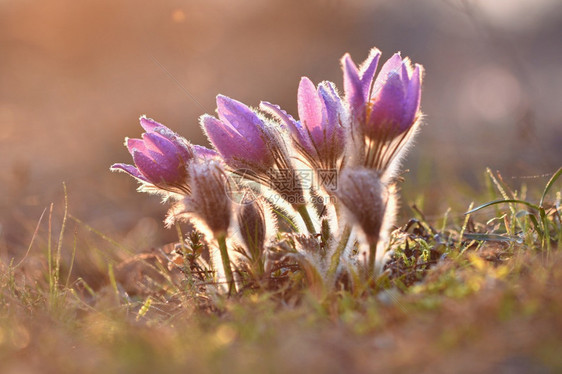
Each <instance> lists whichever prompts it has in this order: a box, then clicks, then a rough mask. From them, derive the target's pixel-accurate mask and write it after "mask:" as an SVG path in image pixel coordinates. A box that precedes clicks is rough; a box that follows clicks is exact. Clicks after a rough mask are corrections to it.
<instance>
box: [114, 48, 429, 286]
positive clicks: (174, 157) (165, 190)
mask: <svg viewBox="0 0 562 374" xmlns="http://www.w3.org/2000/svg"><path fill="white" fill-rule="evenodd" d="M380 56H381V53H380V51H379V50H378V49H376V48H374V49H372V50H371V52H370V54H369V56H368V58H367V59H366V60H365V61H364V62H363V63H362V64H361V65H360V66H359V67H358V66H357V65H356V64H355V63H354V62H353V60H352V59H351V57H350V56H349V55H348V54H346V55H345V56H344V57H343V58H342V61H341V63H342V69H343V78H344V79H343V81H344V91H343V95H342V94H340V93H339V92H338V90H337V88H336V86H335V84H334V83H332V82H328V81H324V82H321V83H320V84H318V85H317V86H315V85H314V83H313V82H312V81H311V80H310V79H309V78H307V77H303V78H302V79H301V81H300V84H299V87H298V95H297V104H298V118H294V117H293V116H291V115H290V114H289V113H287V112H286V111H284V110H283V109H281V108H280V107H279V106H278V105H275V104H272V103H269V102H265V101H264V102H261V103H260V105H259V108H258V109H253V108H250V107H248V106H247V105H245V104H243V103H241V102H239V101H236V100H234V99H231V98H229V97H226V96H223V95H219V96H217V116H216V117H215V116H212V115H208V114H205V115H203V116H202V117H201V118H200V124H201V127H202V129H203V131H204V132H205V134H206V135H207V137H208V139H209V141H210V143H211V144H212V146H213V148H214V150H211V149H207V148H205V147H202V146H197V145H192V144H190V143H189V142H188V141H187V140H185V139H184V138H182V137H181V136H179V135H178V134H176V133H175V132H173V131H172V130H170V129H169V128H167V127H166V126H164V125H162V124H160V123H158V122H155V121H153V120H151V119H148V118H146V117H144V116H143V117H141V119H140V122H141V126H142V127H143V129H144V130H145V131H146V132H145V133H144V134H143V135H142V137H141V139H126V142H125V144H126V146H127V148H128V150H129V152H130V153H131V155H132V157H133V161H134V164H135V165H134V166H133V165H127V164H114V165H113V166H112V167H111V169H112V170H119V171H124V172H126V173H128V174H130V175H131V176H133V177H135V178H136V179H138V180H139V181H140V183H141V187H140V189H141V190H144V191H149V192H156V193H160V194H162V195H163V196H164V197H165V198H168V199H171V200H173V201H174V202H175V203H174V205H173V206H172V208H171V209H170V211H169V213H168V218H167V220H166V222H167V223H168V224H169V225H171V224H173V223H174V222H175V221H178V220H181V219H184V220H188V221H189V222H191V223H192V224H193V226H194V227H195V229H197V231H199V232H201V233H203V234H204V235H205V238H206V242H207V244H208V246H209V248H210V251H211V256H210V257H209V258H210V260H209V261H205V260H203V259H202V258H200V259H197V261H200V262H201V263H200V264H199V265H197V266H200V267H201V266H203V267H205V268H206V269H209V274H213V275H212V276H211V277H212V278H215V279H214V280H215V281H218V280H220V279H223V281H224V282H223V284H226V285H227V288H228V290H229V292H236V291H237V289H240V287H241V286H243V285H244V284H245V282H248V281H249V280H251V281H254V282H257V283H260V282H266V281H268V280H271V279H272V278H274V276H275V274H285V273H287V271H289V270H287V269H293V270H290V272H293V271H294V268H293V267H291V264H297V265H298V268H299V269H301V270H302V271H303V273H304V274H305V276H306V279H307V280H308V281H309V283H310V284H312V283H314V282H316V283H318V282H320V283H322V286H323V287H324V286H326V287H328V288H330V287H333V286H334V285H335V284H336V283H337V282H338V280H339V279H342V278H343V277H344V276H345V275H352V276H350V277H347V278H349V279H355V280H358V279H363V280H369V279H373V278H374V277H376V275H377V274H378V272H379V271H380V268H381V265H382V263H383V258H384V256H383V255H384V252H385V250H386V249H387V248H386V247H387V245H388V236H389V231H390V228H391V226H392V225H393V222H394V216H395V213H396V206H397V197H396V192H395V190H396V186H395V184H396V173H397V169H398V166H399V162H400V159H401V158H402V156H403V154H404V153H405V150H406V149H407V148H408V145H409V144H410V143H411V141H412V139H413V137H414V135H415V134H416V132H417V129H418V127H419V123H420V119H421V112H420V97H421V80H422V74H423V68H422V67H421V66H420V65H418V64H416V65H412V63H411V62H410V60H409V59H407V58H405V59H403V58H402V57H401V56H400V54H399V53H397V54H395V55H393V56H392V57H391V58H390V59H388V61H386V62H385V63H384V64H383V65H382V68H381V69H380V71H379V72H378V74H376V72H377V65H378V62H379V59H380ZM277 221H279V224H278V222H277ZM191 262H192V263H193V261H191ZM203 263H204V265H201V264H203ZM219 264H222V266H219ZM219 284H220V282H219Z"/></svg>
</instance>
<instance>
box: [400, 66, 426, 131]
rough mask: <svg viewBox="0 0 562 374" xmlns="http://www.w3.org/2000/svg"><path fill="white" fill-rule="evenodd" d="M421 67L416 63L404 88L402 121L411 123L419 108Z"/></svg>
mask: <svg viewBox="0 0 562 374" xmlns="http://www.w3.org/2000/svg"><path fill="white" fill-rule="evenodd" d="M422 69H423V68H422V67H421V65H418V64H416V67H415V69H414V72H413V73H412V77H411V79H410V82H409V83H408V87H407V89H406V98H405V103H404V119H403V121H404V123H410V124H413V122H414V120H415V118H416V115H417V113H418V111H419V108H420V99H421V73H422V71H423V70H422Z"/></svg>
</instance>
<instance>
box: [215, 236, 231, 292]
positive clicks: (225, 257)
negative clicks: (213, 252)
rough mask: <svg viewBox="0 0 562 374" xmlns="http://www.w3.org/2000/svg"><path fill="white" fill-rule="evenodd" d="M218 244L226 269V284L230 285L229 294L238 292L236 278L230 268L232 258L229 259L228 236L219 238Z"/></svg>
mask: <svg viewBox="0 0 562 374" xmlns="http://www.w3.org/2000/svg"><path fill="white" fill-rule="evenodd" d="M217 242H218V243H219V251H220V254H221V259H222V266H223V268H224V275H225V277H226V282H227V283H228V293H229V294H232V292H233V291H234V292H236V286H235V284H234V277H233V276H232V269H231V267H230V258H229V257H228V251H227V249H226V234H221V235H218V236H217Z"/></svg>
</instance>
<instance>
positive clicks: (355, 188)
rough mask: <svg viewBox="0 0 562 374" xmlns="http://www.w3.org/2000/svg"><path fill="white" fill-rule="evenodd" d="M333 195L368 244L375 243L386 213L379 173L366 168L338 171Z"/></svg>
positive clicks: (384, 193)
mask: <svg viewBox="0 0 562 374" xmlns="http://www.w3.org/2000/svg"><path fill="white" fill-rule="evenodd" d="M336 196H337V198H338V200H339V202H340V203H341V204H342V205H343V206H344V207H345V210H346V212H347V216H348V217H349V219H350V220H351V221H352V222H353V223H355V224H357V225H358V226H359V227H360V228H361V230H362V231H363V233H364V234H365V237H366V239H367V242H368V244H369V245H372V244H376V243H377V241H378V240H379V236H380V231H381V227H382V222H383V218H384V215H385V210H386V188H385V186H384V185H383V184H382V183H381V180H380V176H379V173H378V172H377V171H376V170H373V169H367V168H347V169H344V170H342V172H341V174H340V177H339V183H338V188H337V190H336Z"/></svg>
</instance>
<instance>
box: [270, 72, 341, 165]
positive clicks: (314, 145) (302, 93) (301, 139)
mask: <svg viewBox="0 0 562 374" xmlns="http://www.w3.org/2000/svg"><path fill="white" fill-rule="evenodd" d="M297 97H298V99H297V100H298V112H299V119H300V121H296V120H294V119H293V117H291V116H290V115H288V114H287V113H286V112H285V111H283V110H281V109H280V108H279V107H278V106H276V105H273V104H270V103H268V102H262V103H261V106H262V108H263V109H264V110H267V111H268V112H270V113H272V114H274V115H276V116H277V117H279V118H280V119H281V120H282V122H283V124H284V125H286V127H287V128H288V129H289V131H290V132H291V135H292V137H293V142H294V144H295V147H296V148H297V149H298V150H299V151H300V152H301V153H302V154H304V156H305V157H306V158H307V159H308V160H309V161H310V162H311V164H312V165H313V166H315V167H322V168H335V167H336V161H337V160H338V158H339V157H340V156H341V155H342V153H343V150H344V140H345V134H344V128H343V123H344V122H345V117H346V111H345V108H344V105H343V103H342V100H341V98H340V97H339V95H338V93H337V91H336V88H335V86H334V84H333V83H332V82H328V81H325V82H322V83H320V84H319V85H318V88H316V87H315V86H314V83H312V81H311V80H310V79H309V78H307V77H303V78H301V81H300V84H299V89H298V96H297Z"/></svg>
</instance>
